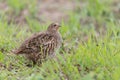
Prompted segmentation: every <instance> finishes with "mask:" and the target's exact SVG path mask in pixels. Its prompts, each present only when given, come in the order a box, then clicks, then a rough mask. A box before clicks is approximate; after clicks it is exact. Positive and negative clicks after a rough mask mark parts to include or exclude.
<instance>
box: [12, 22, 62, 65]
mask: <svg viewBox="0 0 120 80" xmlns="http://www.w3.org/2000/svg"><path fill="white" fill-rule="evenodd" d="M59 27H60V25H59V24H58V23H52V24H50V25H49V26H48V28H47V30H46V31H44V32H39V33H36V34H34V35H32V36H31V37H30V38H28V39H26V40H25V41H24V42H23V43H22V45H21V46H20V47H19V48H18V49H17V50H15V51H14V53H15V54H25V55H26V57H27V58H28V59H29V60H32V61H33V63H34V64H36V63H37V62H39V63H41V62H42V60H43V59H45V58H46V57H47V56H51V55H55V51H56V50H57V49H59V48H60V46H61V43H62V37H61V35H60V33H59Z"/></svg>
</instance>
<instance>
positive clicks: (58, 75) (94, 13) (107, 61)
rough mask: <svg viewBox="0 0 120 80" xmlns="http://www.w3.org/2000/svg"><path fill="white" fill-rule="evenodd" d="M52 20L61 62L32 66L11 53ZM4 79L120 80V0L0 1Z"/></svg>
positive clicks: (0, 57) (0, 53) (0, 66)
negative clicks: (57, 31)
mask: <svg viewBox="0 0 120 80" xmlns="http://www.w3.org/2000/svg"><path fill="white" fill-rule="evenodd" d="M52 22H58V23H60V24H61V25H62V27H61V29H60V33H61V34H62V38H63V45H62V47H61V48H60V52H59V53H56V54H57V57H58V58H59V61H56V60H55V59H50V60H48V61H46V62H44V63H43V64H42V66H38V65H36V66H33V67H28V66H26V65H27V64H28V63H29V61H27V60H26V58H24V56H22V55H20V56H16V55H14V54H12V52H11V50H13V49H15V48H17V47H19V46H20V44H21V42H23V41H24V40H25V39H26V37H29V36H30V35H31V34H33V33H36V32H39V31H43V30H46V28H47V27H48V25H49V24H50V23H52ZM0 80H120V0H0Z"/></svg>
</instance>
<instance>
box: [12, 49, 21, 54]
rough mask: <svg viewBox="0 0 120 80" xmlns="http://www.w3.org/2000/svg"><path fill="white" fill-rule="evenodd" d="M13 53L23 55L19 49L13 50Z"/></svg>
mask: <svg viewBox="0 0 120 80" xmlns="http://www.w3.org/2000/svg"><path fill="white" fill-rule="evenodd" d="M11 52H12V53H14V54H21V50H19V49H17V50H12V51H11Z"/></svg>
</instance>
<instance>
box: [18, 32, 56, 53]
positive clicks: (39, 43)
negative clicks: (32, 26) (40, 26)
mask: <svg viewBox="0 0 120 80" xmlns="http://www.w3.org/2000/svg"><path fill="white" fill-rule="evenodd" d="M54 46H56V39H55V38H54V37H53V36H51V35H50V34H47V33H43V32H42V33H38V34H34V35H33V36H31V37H30V38H28V39H27V40H25V41H24V42H23V44H22V45H21V46H20V48H19V49H18V52H17V53H18V54H22V53H26V54H29V53H33V52H39V51H40V50H42V49H43V51H44V52H46V50H47V52H52V51H53V50H54Z"/></svg>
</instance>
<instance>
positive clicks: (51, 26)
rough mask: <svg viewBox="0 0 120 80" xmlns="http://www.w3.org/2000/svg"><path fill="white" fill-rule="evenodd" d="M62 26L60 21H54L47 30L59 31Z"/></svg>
mask: <svg viewBox="0 0 120 80" xmlns="http://www.w3.org/2000/svg"><path fill="white" fill-rule="evenodd" d="M60 27H61V26H60V25H59V24H58V23H52V24H50V25H49V27H48V29H47V31H49V32H57V31H58V30H59V28H60Z"/></svg>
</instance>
